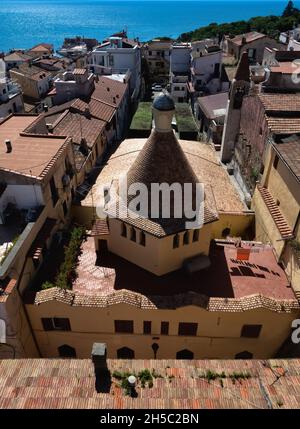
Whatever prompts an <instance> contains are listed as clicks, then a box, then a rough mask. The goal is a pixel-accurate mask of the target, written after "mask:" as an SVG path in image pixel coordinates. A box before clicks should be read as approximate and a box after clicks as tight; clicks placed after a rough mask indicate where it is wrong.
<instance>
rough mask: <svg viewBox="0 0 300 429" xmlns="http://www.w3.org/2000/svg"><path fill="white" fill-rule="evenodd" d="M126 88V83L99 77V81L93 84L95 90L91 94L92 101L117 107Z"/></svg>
mask: <svg viewBox="0 0 300 429" xmlns="http://www.w3.org/2000/svg"><path fill="white" fill-rule="evenodd" d="M127 88H128V84H127V83H123V82H120V81H118V80H114V79H110V78H108V77H105V76H104V77H100V78H99V81H98V82H95V90H94V92H93V94H92V99H97V100H100V101H103V102H104V103H107V104H110V105H112V106H119V104H120V103H121V101H122V99H123V97H124V94H125V92H126V90H127Z"/></svg>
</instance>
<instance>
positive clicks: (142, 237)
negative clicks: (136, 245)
mask: <svg viewBox="0 0 300 429" xmlns="http://www.w3.org/2000/svg"><path fill="white" fill-rule="evenodd" d="M140 245H141V246H146V234H145V233H144V231H141V233H140Z"/></svg>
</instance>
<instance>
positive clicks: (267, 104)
mask: <svg viewBox="0 0 300 429" xmlns="http://www.w3.org/2000/svg"><path fill="white" fill-rule="evenodd" d="M258 97H259V99H260V101H261V103H262V104H263V106H264V108H265V110H266V112H299V113H300V94H270V93H259V94H258Z"/></svg>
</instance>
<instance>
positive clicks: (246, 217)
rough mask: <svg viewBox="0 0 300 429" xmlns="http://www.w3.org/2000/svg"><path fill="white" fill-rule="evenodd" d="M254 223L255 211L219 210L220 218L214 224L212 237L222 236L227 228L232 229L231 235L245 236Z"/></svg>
mask: <svg viewBox="0 0 300 429" xmlns="http://www.w3.org/2000/svg"><path fill="white" fill-rule="evenodd" d="M253 223H254V213H251V212H249V213H226V212H219V220H218V221H217V222H214V223H213V224H212V238H222V232H223V230H224V229H225V228H229V229H230V235H231V236H234V237H242V238H244V237H245V232H246V231H247V230H248V228H250V227H251V226H252V225H253Z"/></svg>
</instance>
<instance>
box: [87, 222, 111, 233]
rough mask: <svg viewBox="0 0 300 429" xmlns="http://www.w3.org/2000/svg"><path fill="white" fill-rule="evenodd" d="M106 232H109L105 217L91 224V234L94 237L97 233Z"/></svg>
mask: <svg viewBox="0 0 300 429" xmlns="http://www.w3.org/2000/svg"><path fill="white" fill-rule="evenodd" d="M108 234H109V227H108V224H107V221H106V219H97V220H96V221H95V223H94V224H93V228H92V231H91V236H92V237H95V236H99V235H108Z"/></svg>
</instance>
